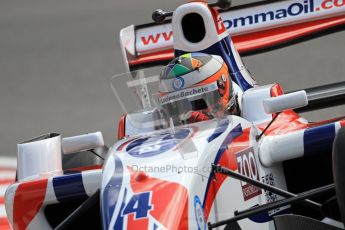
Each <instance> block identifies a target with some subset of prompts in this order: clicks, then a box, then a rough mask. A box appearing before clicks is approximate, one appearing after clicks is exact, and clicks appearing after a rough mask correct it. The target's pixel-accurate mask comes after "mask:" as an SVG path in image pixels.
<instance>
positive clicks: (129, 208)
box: [122, 192, 153, 219]
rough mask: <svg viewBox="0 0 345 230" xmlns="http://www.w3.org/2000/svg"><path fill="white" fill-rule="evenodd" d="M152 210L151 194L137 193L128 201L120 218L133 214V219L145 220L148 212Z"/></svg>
mask: <svg viewBox="0 0 345 230" xmlns="http://www.w3.org/2000/svg"><path fill="white" fill-rule="evenodd" d="M152 209H153V206H152V204H151V192H144V193H137V194H134V195H133V196H132V198H131V199H130V200H129V201H128V203H127V205H126V207H125V208H124V209H123V211H122V216H125V215H128V214H131V213H135V219H140V218H147V215H148V212H149V211H150V210H152Z"/></svg>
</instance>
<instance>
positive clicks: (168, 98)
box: [160, 82, 218, 105]
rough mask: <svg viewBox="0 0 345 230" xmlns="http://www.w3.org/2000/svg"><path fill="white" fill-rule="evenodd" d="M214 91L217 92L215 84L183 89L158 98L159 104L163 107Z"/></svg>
mask: <svg viewBox="0 0 345 230" xmlns="http://www.w3.org/2000/svg"><path fill="white" fill-rule="evenodd" d="M215 90H218V86H217V83H216V82H214V83H212V84H208V85H204V86H199V87H194V88H188V89H183V90H179V91H177V92H173V93H169V94H167V95H165V96H162V97H160V103H161V104H162V105H165V104H168V103H171V102H175V101H179V100H182V99H186V98H191V97H195V96H199V95H203V94H205V93H207V92H211V91H215Z"/></svg>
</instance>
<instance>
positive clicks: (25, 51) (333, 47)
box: [0, 0, 345, 156]
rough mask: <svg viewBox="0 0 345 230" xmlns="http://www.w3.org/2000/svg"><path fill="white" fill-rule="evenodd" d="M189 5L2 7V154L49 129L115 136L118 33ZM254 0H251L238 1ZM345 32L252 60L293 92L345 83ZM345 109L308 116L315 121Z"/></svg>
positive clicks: (262, 78) (29, 2) (37, 3)
mask: <svg viewBox="0 0 345 230" xmlns="http://www.w3.org/2000/svg"><path fill="white" fill-rule="evenodd" d="M183 2H185V1H182V0H179V1H171V0H166V1H154V0H140V1H139V0H126V1H119V0H112V1H110V0H101V1H93V0H59V1H56V0H18V1H13V0H2V1H1V3H0V156H14V155H15V153H16V143H18V142H21V141H24V140H27V139H30V138H32V137H35V136H38V135H40V134H43V133H47V132H58V133H61V134H62V135H63V136H71V135H78V134H81V133H87V132H93V131H97V130H100V131H102V132H103V134H104V137H105V141H106V144H107V145H111V144H112V143H113V142H114V141H115V139H116V133H115V130H116V126H117V120H118V112H117V111H118V108H116V105H115V103H114V96H113V94H112V91H111V88H110V79H111V76H112V75H114V74H116V73H121V72H124V70H125V69H124V65H123V62H122V57H121V53H120V49H119V39H118V34H119V31H120V29H121V28H123V27H125V26H127V25H130V24H140V23H145V22H150V20H151V19H150V18H151V13H152V11H153V10H154V9H156V8H162V9H167V10H169V9H170V10H171V9H174V8H175V7H176V6H177V5H179V4H180V3H183ZM239 2H241V3H242V2H248V1H237V3H239ZM344 41H345V32H340V33H337V34H332V35H328V36H326V37H323V38H319V39H315V40H312V41H309V42H306V43H303V44H298V45H295V46H292V47H286V48H283V49H280V50H275V51H272V52H269V53H265V54H260V55H256V56H250V57H246V58H245V63H246V64H247V66H248V68H249V69H250V70H251V72H252V73H253V74H254V75H255V77H256V79H257V81H258V82H259V83H260V84H268V83H273V82H279V83H281V85H282V86H283V88H284V89H285V90H286V91H290V90H296V89H303V88H305V87H311V86H318V85H322V84H327V83H333V82H338V81H344V80H345V57H344V54H345V45H344ZM342 114H345V107H344V106H340V107H336V108H332V109H327V110H321V111H318V112H316V113H315V112H314V113H308V114H306V116H307V118H310V119H312V120H319V119H326V118H331V117H336V116H340V115H342Z"/></svg>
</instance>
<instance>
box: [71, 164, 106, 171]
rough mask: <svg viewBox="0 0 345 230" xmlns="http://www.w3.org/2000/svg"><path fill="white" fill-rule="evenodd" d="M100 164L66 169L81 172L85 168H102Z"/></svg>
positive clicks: (85, 169)
mask: <svg viewBox="0 0 345 230" xmlns="http://www.w3.org/2000/svg"><path fill="white" fill-rule="evenodd" d="M102 167H103V166H102V165H90V166H84V167H78V168H71V169H67V170H66V171H73V172H82V171H87V170H94V169H102Z"/></svg>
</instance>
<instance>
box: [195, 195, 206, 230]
mask: <svg viewBox="0 0 345 230" xmlns="http://www.w3.org/2000/svg"><path fill="white" fill-rule="evenodd" d="M194 213H195V220H196V223H197V225H198V230H206V220H205V214H204V209H203V207H202V204H201V201H200V198H199V197H198V196H195V197H194Z"/></svg>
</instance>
